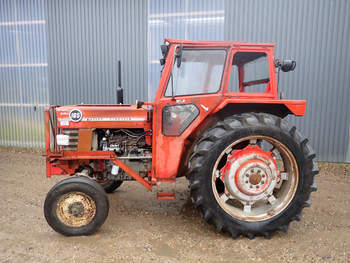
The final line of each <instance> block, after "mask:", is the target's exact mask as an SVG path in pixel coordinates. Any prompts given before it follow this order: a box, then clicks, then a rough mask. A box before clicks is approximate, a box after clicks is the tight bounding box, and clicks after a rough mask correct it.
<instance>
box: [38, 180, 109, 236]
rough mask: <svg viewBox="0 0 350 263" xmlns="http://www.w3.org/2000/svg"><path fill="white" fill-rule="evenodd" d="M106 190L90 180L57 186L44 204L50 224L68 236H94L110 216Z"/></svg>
mask: <svg viewBox="0 0 350 263" xmlns="http://www.w3.org/2000/svg"><path fill="white" fill-rule="evenodd" d="M108 211H109V202H108V198H107V195H106V193H105V191H104V189H103V188H102V187H101V186H100V185H99V184H98V183H97V182H96V181H94V180H92V179H89V178H87V177H71V178H67V179H65V180H63V181H61V182H59V183H57V184H56V185H55V186H54V187H52V189H51V190H50V191H49V192H48V194H47V196H46V199H45V203H44V214H45V218H46V221H47V223H48V224H49V225H50V226H51V227H52V228H53V229H54V230H55V231H57V232H58V233H61V234H63V235H65V236H80V235H91V234H93V233H94V232H96V231H97V230H98V229H99V228H100V227H101V225H102V224H103V223H104V221H105V220H106V218H107V216H108Z"/></svg>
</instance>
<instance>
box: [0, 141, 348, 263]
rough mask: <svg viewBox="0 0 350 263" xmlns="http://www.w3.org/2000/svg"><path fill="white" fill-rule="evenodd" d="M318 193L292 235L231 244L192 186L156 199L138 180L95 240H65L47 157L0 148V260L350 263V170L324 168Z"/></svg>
mask: <svg viewBox="0 0 350 263" xmlns="http://www.w3.org/2000/svg"><path fill="white" fill-rule="evenodd" d="M319 166H320V170H321V172H320V174H319V175H318V178H317V181H318V186H319V188H318V192H316V193H314V194H313V195H312V201H313V203H312V206H311V208H306V209H305V210H304V213H303V218H302V221H301V222H293V223H292V224H291V225H290V228H289V231H288V233H286V234H285V233H276V234H275V235H274V236H273V237H272V239H270V240H267V239H265V238H262V237H258V238H255V239H254V240H249V239H247V238H242V237H240V238H238V239H235V240H234V239H232V238H230V237H228V236H226V235H223V234H218V233H216V232H215V230H214V228H213V227H212V226H210V225H208V224H207V223H206V222H205V221H204V220H203V219H201V218H200V216H199V214H198V213H197V211H196V210H195V208H194V206H193V205H192V204H191V201H190V199H189V191H188V188H187V181H186V180H185V179H180V180H179V181H178V183H177V193H176V195H177V199H176V200H157V199H156V198H155V193H151V192H148V191H146V190H145V189H144V187H143V186H141V185H139V184H138V183H136V182H127V183H124V184H123V185H122V186H121V187H120V189H118V190H117V191H116V192H115V193H114V194H110V195H109V200H110V211H109V216H108V218H107V220H106V222H105V223H104V225H103V226H102V227H101V229H100V230H99V231H98V232H97V233H96V234H94V235H92V236H88V237H70V238H67V237H64V236H62V235H60V234H58V233H56V232H55V231H53V230H52V229H51V228H50V227H49V226H48V225H47V223H46V221H45V218H44V215H43V203H44V199H45V196H46V193H47V192H48V191H49V189H50V188H51V187H52V186H53V185H54V184H55V183H56V182H58V181H60V180H62V179H63V177H58V176H57V177H55V178H51V179H47V178H45V167H44V157H42V156H41V153H40V152H29V151H25V150H23V151H21V150H13V149H6V148H0V198H1V200H2V201H1V203H0V210H1V213H0V262H63V261H66V262H350V249H349V247H350V207H349V205H350V164H330V163H320V164H319Z"/></svg>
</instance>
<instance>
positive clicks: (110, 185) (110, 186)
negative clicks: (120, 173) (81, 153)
mask: <svg viewBox="0 0 350 263" xmlns="http://www.w3.org/2000/svg"><path fill="white" fill-rule="evenodd" d="M90 177H91V178H92V179H94V180H95V181H96V182H98V183H99V184H100V185H101V186H102V187H103V189H104V190H105V191H106V193H108V194H110V193H113V192H114V191H115V190H116V189H117V188H119V187H120V186H121V185H122V183H123V181H121V180H111V179H108V178H107V176H106V174H103V173H97V174H93V172H91V175H90Z"/></svg>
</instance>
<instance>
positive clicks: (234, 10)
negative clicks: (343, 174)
mask: <svg viewBox="0 0 350 263" xmlns="http://www.w3.org/2000/svg"><path fill="white" fill-rule="evenodd" d="M225 39H226V40H239V41H250V42H274V43H277V47H276V57H279V58H293V59H295V60H296V61H297V67H296V69H295V71H294V72H291V73H283V72H282V73H281V75H280V90H281V91H283V93H284V94H285V98H290V99H307V101H308V105H307V110H306V116H305V117H303V118H295V117H293V118H289V120H290V121H291V122H292V123H294V124H296V126H297V127H298V129H299V130H301V131H302V132H303V133H304V134H305V136H307V137H309V138H310V141H311V144H312V145H313V147H314V149H315V151H316V152H317V153H318V159H319V160H328V161H337V162H343V161H347V162H350V141H349V137H350V127H349V126H350V106H349V102H350V51H349V43H350V1H348V0H337V1H331V0H308V1H304V0H294V1H280V0H264V1H252V0H237V1H230V0H227V1H226V2H225Z"/></svg>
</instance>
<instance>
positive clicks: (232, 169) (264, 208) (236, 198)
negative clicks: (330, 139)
mask: <svg viewBox="0 0 350 263" xmlns="http://www.w3.org/2000/svg"><path fill="white" fill-rule="evenodd" d="M261 145H263V146H264V147H265V148H270V147H272V148H271V149H270V150H264V149H263V148H264V147H262V148H260V146H261ZM298 182H299V171H298V165H297V162H296V160H295V157H294V155H293V154H292V152H291V151H290V150H289V149H288V148H287V146H286V145H284V144H283V143H281V142H280V141H278V140H276V139H274V138H272V137H268V136H262V135H254V136H247V137H244V138H241V139H239V140H237V141H235V142H233V143H232V144H230V145H229V146H228V147H226V148H225V150H224V151H223V152H222V153H221V154H220V155H219V157H218V159H217V161H216V162H215V164H214V168H213V172H212V189H213V193H214V196H215V199H216V201H217V203H218V204H219V206H220V207H221V208H222V209H223V210H224V211H225V212H226V213H228V214H229V215H230V216H232V217H233V218H236V219H239V220H243V221H249V222H256V221H263V220H267V219H270V218H272V217H275V216H277V215H278V214H280V213H281V212H282V211H284V210H285V208H286V207H287V206H288V205H289V204H290V202H291V201H292V199H293V198H294V196H295V193H296V190H297V187H298Z"/></svg>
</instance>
